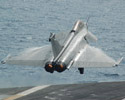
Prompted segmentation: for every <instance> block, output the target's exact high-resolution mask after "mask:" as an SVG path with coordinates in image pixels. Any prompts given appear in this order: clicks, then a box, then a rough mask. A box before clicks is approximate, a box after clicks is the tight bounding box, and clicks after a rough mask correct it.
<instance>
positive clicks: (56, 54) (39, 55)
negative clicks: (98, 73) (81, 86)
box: [2, 20, 123, 74]
mask: <svg viewBox="0 0 125 100" xmlns="http://www.w3.org/2000/svg"><path fill="white" fill-rule="evenodd" d="M96 41H97V38H96V36H95V35H94V34H92V33H91V32H89V31H88V26H87V24H86V23H85V22H82V21H80V20H78V21H77V22H76V23H75V24H74V27H73V28H72V30H71V31H70V32H68V33H67V32H66V33H60V34H54V33H51V34H50V37H49V42H50V43H51V45H46V46H43V47H37V48H31V49H28V50H26V51H24V52H22V53H21V54H19V55H17V56H10V55H9V56H7V57H6V58H5V59H4V60H3V61H2V63H3V64H5V63H7V64H16V65H23V66H24V65H26V66H41V67H43V68H44V69H45V70H46V71H47V72H50V73H53V72H54V71H57V72H59V73H60V72H63V71H65V70H66V69H70V68H72V67H75V68H77V69H78V70H79V72H80V74H83V73H84V68H86V67H113V66H117V65H118V64H119V63H120V62H121V60H122V59H123V58H121V59H119V60H118V61H115V60H114V59H112V58H111V57H109V56H107V55H106V54H105V53H104V52H103V51H102V50H100V49H98V48H96V47H94V46H90V45H89V42H96Z"/></svg>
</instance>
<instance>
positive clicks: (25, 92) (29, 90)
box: [4, 85, 50, 100]
mask: <svg viewBox="0 0 125 100" xmlns="http://www.w3.org/2000/svg"><path fill="white" fill-rule="evenodd" d="M49 86H50V85H44V86H37V87H33V88H31V89H28V90H26V91H23V92H20V93H18V94H16V95H13V96H11V97H8V98H6V99H4V100H15V99H17V98H21V97H23V96H26V95H29V94H31V93H34V92H36V91H39V90H42V89H44V88H47V87H49Z"/></svg>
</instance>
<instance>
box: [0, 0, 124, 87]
mask: <svg viewBox="0 0 125 100" xmlns="http://www.w3.org/2000/svg"><path fill="white" fill-rule="evenodd" d="M88 17H89V21H88V29H89V31H91V32H92V33H93V34H94V35H96V36H97V38H98V41H97V42H96V43H90V44H91V45H94V46H96V47H98V48H100V49H102V50H103V51H104V52H105V53H107V54H108V55H109V56H111V57H112V58H114V59H115V60H117V59H119V58H121V57H125V0H0V60H2V59H3V58H5V57H6V56H7V55H8V54H12V55H13V54H18V53H19V52H21V51H23V50H24V49H25V48H33V47H41V46H44V45H48V44H50V43H49V42H48V37H49V35H50V32H54V33H59V32H65V31H67V30H68V31H70V30H71V29H72V26H73V25H74V23H75V21H77V20H78V19H81V20H82V21H84V22H86V21H87V19H88ZM123 80H125V60H124V59H123V61H122V62H121V63H120V65H119V67H114V68H85V73H84V75H80V74H79V72H78V70H77V69H75V68H71V69H70V70H66V71H65V72H63V73H57V72H54V74H50V73H47V72H46V71H45V70H44V69H43V68H42V67H31V66H17V65H6V64H5V65H2V64H0V88H2V87H17V86H19V87H21V86H36V85H43V84H72V83H85V82H107V81H123Z"/></svg>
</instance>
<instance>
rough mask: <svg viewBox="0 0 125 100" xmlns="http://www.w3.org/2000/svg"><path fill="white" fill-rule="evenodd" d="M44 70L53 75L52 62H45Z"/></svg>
mask: <svg viewBox="0 0 125 100" xmlns="http://www.w3.org/2000/svg"><path fill="white" fill-rule="evenodd" d="M44 68H45V70H46V71H47V72H50V73H53V72H54V67H53V65H52V62H47V63H46V64H45V67H44Z"/></svg>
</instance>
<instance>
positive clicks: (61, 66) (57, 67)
mask: <svg viewBox="0 0 125 100" xmlns="http://www.w3.org/2000/svg"><path fill="white" fill-rule="evenodd" d="M55 70H56V71H57V72H63V71H65V70H66V65H65V63H62V62H57V63H56V65H55Z"/></svg>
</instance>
